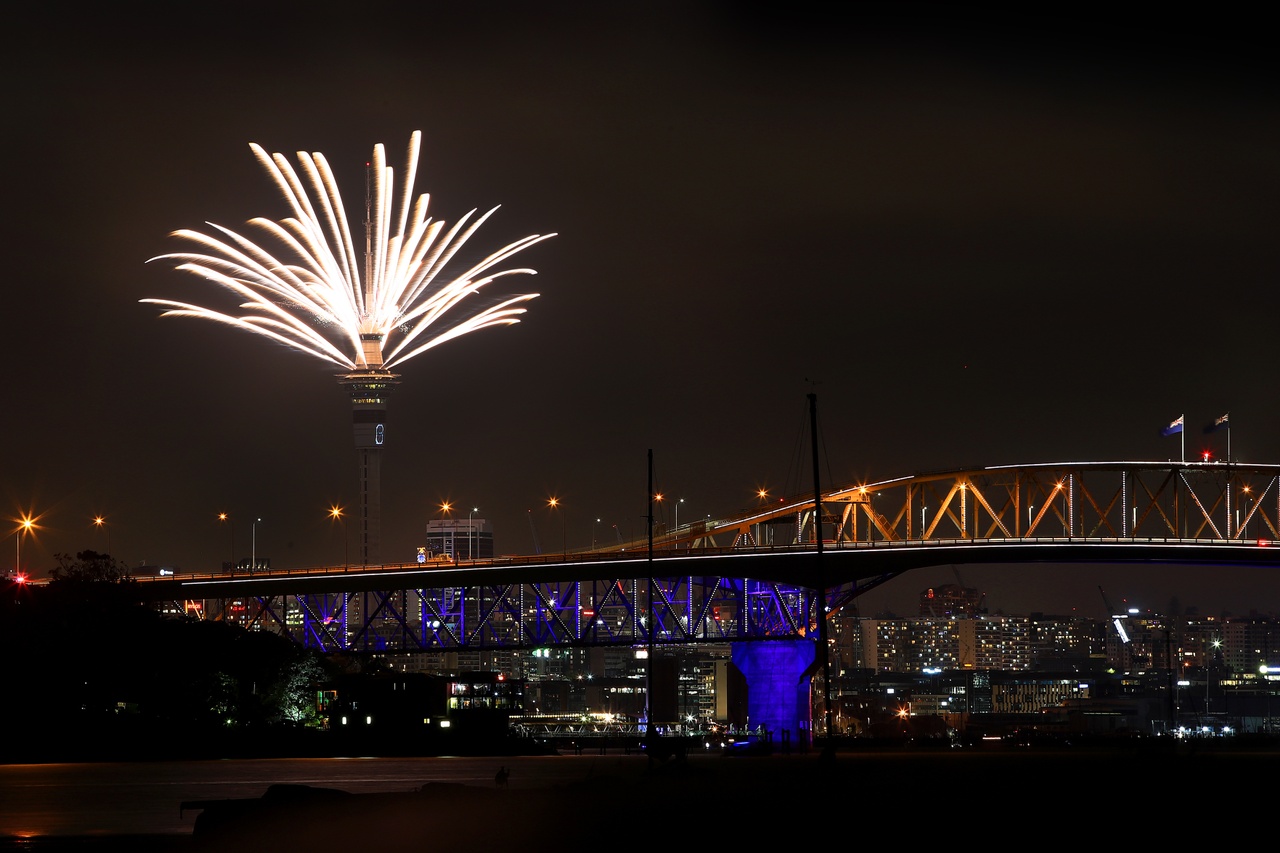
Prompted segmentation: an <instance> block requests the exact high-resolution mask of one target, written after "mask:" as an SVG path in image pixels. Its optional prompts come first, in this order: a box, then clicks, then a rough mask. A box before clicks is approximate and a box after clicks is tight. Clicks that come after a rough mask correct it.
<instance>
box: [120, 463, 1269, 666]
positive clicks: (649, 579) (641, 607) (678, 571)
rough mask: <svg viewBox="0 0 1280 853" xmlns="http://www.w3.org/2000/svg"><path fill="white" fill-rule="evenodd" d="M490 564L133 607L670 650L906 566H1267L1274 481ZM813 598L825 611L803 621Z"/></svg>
mask: <svg viewBox="0 0 1280 853" xmlns="http://www.w3.org/2000/svg"><path fill="white" fill-rule="evenodd" d="M820 503H821V510H820V512H819V513H817V515H816V517H817V521H818V523H817V524H815V513H814V500H813V496H812V493H811V494H810V495H809V496H807V497H805V496H797V497H794V498H784V499H781V500H778V501H776V502H774V501H770V502H767V503H763V502H762V504H761V505H760V506H758V507H755V508H752V509H748V510H744V511H741V512H738V513H733V514H730V515H727V516H725V517H723V518H719V519H710V520H702V521H696V522H693V523H691V524H688V525H681V526H680V527H679V528H676V529H666V528H662V527H658V528H655V530H654V533H653V537H652V548H650V541H651V540H650V538H649V537H648V536H646V538H645V539H643V540H639V541H634V542H629V543H622V544H620V545H618V546H616V547H612V548H608V549H596V550H592V551H579V552H570V553H567V554H564V555H556V556H545V555H539V556H528V557H512V558H503V559H499V560H490V561H462V562H460V563H452V562H450V563H434V564H430V565H426V566H422V565H417V564H411V565H387V566H370V567H350V566H339V567H325V568H311V569H295V570H277V571H271V572H266V573H258V574H253V575H248V576H236V575H226V574H208V575H180V576H177V577H171V578H155V579H142V581H143V582H142V583H141V584H140V587H141V588H142V590H143V593H144V594H145V595H146V596H147V597H148V598H149V599H151V600H154V601H158V602H168V603H171V606H173V607H175V608H181V609H183V610H185V611H186V612H188V613H194V614H197V615H199V616H200V617H202V618H205V619H233V620H235V621H237V622H239V623H241V624H244V625H246V626H248V627H250V628H255V629H259V630H269V631H274V632H278V633H281V634H284V635H286V636H288V637H290V638H292V639H293V640H294V641H295V642H298V643H300V644H304V645H306V646H309V647H313V648H317V649H321V650H324V651H338V650H350V651H369V652H382V651H404V652H414V651H424V652H425V651H448V650H451V649H462V648H535V647H543V646H554V645H637V644H645V643H651V644H654V645H663V644H667V645H675V644H690V643H701V642H737V641H747V640H768V639H775V640H788V639H789V640H794V639H797V638H801V637H810V636H816V626H817V619H818V614H820V613H823V612H826V613H828V614H834V613H836V612H838V611H839V610H840V609H841V608H842V607H844V606H845V605H846V604H848V603H849V602H850V601H851V600H852V599H853V598H854V597H856V596H857V595H859V594H860V593H862V592H865V591H866V590H868V589H871V588H873V587H875V586H877V585H879V584H881V583H883V582H885V581H887V580H889V579H891V578H894V577H897V576H898V575H900V574H902V573H903V572H906V571H909V570H911V569H914V568H923V567H928V566H939V565H960V564H1007V565H1018V564H1031V563H1037V564H1072V563H1095V564H1117V563H1146V564H1195V565H1202V566H1205V567H1206V570H1211V569H1212V567H1215V566H1241V565H1246V566H1267V567H1273V566H1277V565H1280V546H1277V547H1270V546H1271V543H1272V542H1273V541H1276V540H1280V466H1278V465H1265V464H1263V465H1259V464H1253V465H1246V464H1227V463H1220V462H1195V463H1180V462H1179V463H1175V462H1079V463H1069V464H1067V463H1063V464H1040V465H1015V466H997V467H990V468H978V469H965V470H957V471H947V472H939V473H931V474H918V475H913V476H910V477H902V478H896V479H893V480H885V481H880V482H874V483H861V484H856V485H851V486H845V487H841V488H838V489H834V490H824V492H823V494H822V499H821V501H820ZM824 594H825V610H824V608H823V607H821V606H820V602H822V601H823V598H824Z"/></svg>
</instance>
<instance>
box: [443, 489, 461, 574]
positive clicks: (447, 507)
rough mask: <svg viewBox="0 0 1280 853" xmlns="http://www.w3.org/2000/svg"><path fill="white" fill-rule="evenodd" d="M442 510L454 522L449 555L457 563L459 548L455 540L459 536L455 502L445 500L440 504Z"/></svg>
mask: <svg viewBox="0 0 1280 853" xmlns="http://www.w3.org/2000/svg"><path fill="white" fill-rule="evenodd" d="M440 511H441V512H443V513H444V515H445V518H447V519H449V521H451V522H453V531H452V534H451V535H450V537H449V551H448V553H449V556H450V557H452V558H453V561H454V562H455V563H456V562H457V561H458V548H457V544H456V542H455V540H456V539H457V538H458V520H457V519H455V518H454V517H453V504H451V503H449V502H448V501H444V502H443V503H441V504H440Z"/></svg>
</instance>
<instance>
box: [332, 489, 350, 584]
mask: <svg viewBox="0 0 1280 853" xmlns="http://www.w3.org/2000/svg"><path fill="white" fill-rule="evenodd" d="M329 520H330V521H341V522H342V570H343V571H344V572H345V571H346V570H347V567H348V566H350V565H351V552H350V550H349V549H348V547H347V545H348V542H347V519H346V517H345V516H343V514H342V507H340V506H338V505H337V504H333V505H332V506H330V507H329Z"/></svg>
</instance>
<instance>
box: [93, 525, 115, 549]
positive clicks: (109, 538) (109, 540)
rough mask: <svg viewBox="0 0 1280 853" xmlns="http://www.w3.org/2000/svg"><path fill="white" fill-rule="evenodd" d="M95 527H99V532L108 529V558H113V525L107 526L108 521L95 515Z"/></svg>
mask: <svg viewBox="0 0 1280 853" xmlns="http://www.w3.org/2000/svg"><path fill="white" fill-rule="evenodd" d="M93 525H94V527H97V528H98V529H99V530H101V529H102V528H104V527H105V528H106V529H107V556H108V557H110V556H111V525H110V524H107V520H106V519H105V518H103V517H102V516H100V515H95V516H94V517H93Z"/></svg>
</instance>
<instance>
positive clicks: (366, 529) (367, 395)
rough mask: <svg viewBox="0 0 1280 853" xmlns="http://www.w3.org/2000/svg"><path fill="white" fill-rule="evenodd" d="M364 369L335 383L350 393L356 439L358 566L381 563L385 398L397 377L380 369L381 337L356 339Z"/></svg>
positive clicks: (395, 383)
mask: <svg viewBox="0 0 1280 853" xmlns="http://www.w3.org/2000/svg"><path fill="white" fill-rule="evenodd" d="M360 340H361V342H362V343H363V344H364V357H365V362H366V364H365V366H364V368H363V369H358V370H353V371H351V372H350V373H340V374H338V384H339V385H344V386H346V388H347V390H348V392H350V394H351V426H352V430H353V432H354V434H355V439H356V465H357V470H358V472H359V476H360V517H359V519H358V525H357V527H358V529H359V532H360V565H362V566H370V565H378V564H380V563H381V562H382V547H381V546H382V447H383V445H384V444H385V443H386V440H387V426H386V424H387V397H389V396H391V392H392V391H393V390H394V389H395V386H397V385H399V384H400V382H399V380H400V375H399V374H397V373H392V372H391V371H389V370H386V369H385V368H383V366H382V336H381V335H378V334H365V335H361V336H360Z"/></svg>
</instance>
